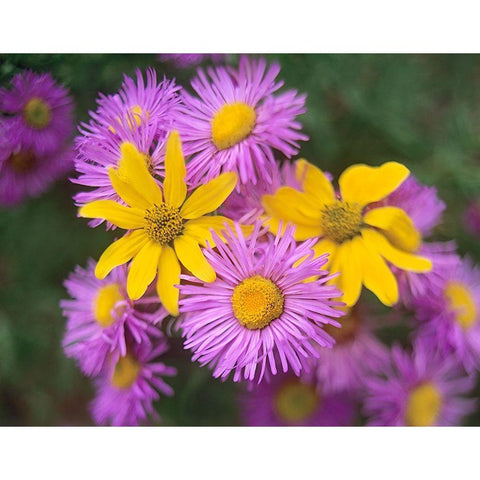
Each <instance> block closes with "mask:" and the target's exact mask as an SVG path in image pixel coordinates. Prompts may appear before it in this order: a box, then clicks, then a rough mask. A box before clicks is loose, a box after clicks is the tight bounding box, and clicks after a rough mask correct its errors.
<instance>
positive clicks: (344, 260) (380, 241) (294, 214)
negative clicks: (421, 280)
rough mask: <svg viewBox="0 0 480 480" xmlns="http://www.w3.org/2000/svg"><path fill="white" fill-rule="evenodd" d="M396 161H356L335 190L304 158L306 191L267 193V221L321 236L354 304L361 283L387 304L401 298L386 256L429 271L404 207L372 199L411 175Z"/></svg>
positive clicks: (300, 172) (300, 170)
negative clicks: (377, 164)
mask: <svg viewBox="0 0 480 480" xmlns="http://www.w3.org/2000/svg"><path fill="white" fill-rule="evenodd" d="M409 173H410V172H409V170H408V169H407V168H406V167H404V166H403V165H401V164H399V163H396V162H388V163H384V164H383V165H382V166H380V167H370V166H367V165H352V166H351V167H349V168H347V169H346V170H345V171H344V172H343V173H342V175H341V176H340V179H339V182H338V183H339V191H338V192H336V191H335V190H334V188H333V186H332V184H331V182H330V181H329V180H328V178H327V177H326V175H325V174H324V172H322V171H321V170H320V169H318V168H317V167H315V166H314V165H312V164H310V163H308V162H307V161H305V160H300V161H298V162H297V176H298V178H303V181H302V191H298V190H295V189H294V188H291V187H288V186H284V187H281V188H279V189H278V190H277V191H276V192H275V194H274V195H265V196H264V197H263V206H264V207H265V212H266V216H267V217H268V224H269V225H270V228H271V230H272V231H273V232H276V231H277V229H278V227H279V225H280V222H285V223H293V224H294V225H296V229H295V239H296V240H299V241H301V240H305V239H309V238H318V237H320V239H319V241H318V242H317V243H316V244H315V245H314V247H313V249H314V251H315V254H316V255H317V256H319V255H322V254H324V253H329V254H330V255H329V258H328V268H329V270H330V271H331V272H340V275H339V276H337V277H336V278H335V279H334V280H333V282H334V283H335V284H336V285H337V286H338V287H339V288H340V290H342V291H343V293H344V295H343V298H342V300H343V301H344V302H345V303H346V304H347V305H348V306H352V305H354V304H355V303H356V302H357V300H358V297H359V295H360V292H361V289H362V285H364V286H365V287H366V288H368V289H369V290H371V291H372V292H373V293H374V294H375V295H376V296H377V297H378V298H379V299H380V301H381V302H382V303H384V304H385V305H388V306H391V305H393V304H395V303H396V302H397V301H398V285H397V281H396V279H395V276H394V275H393V273H392V271H391V269H390V268H389V266H388V265H387V263H386V261H385V260H387V261H388V262H390V263H391V264H393V265H394V266H396V267H398V268H400V269H402V270H408V271H413V272H427V271H429V270H431V268H432V262H431V261H430V260H428V259H427V258H424V257H422V256H419V255H417V254H415V253H412V252H415V251H416V250H417V248H418V244H419V242H420V234H419V232H418V230H417V229H416V228H415V225H414V224H413V222H412V220H411V219H410V217H409V216H408V215H407V214H406V213H405V211H404V210H402V209H400V208H398V207H393V206H385V207H378V208H372V207H371V204H372V203H375V202H378V201H380V200H382V199H383V198H385V197H386V196H387V195H389V194H390V193H392V192H393V191H394V190H395V189H396V188H398V187H399V186H400V185H401V184H402V182H403V181H404V180H405V179H406V178H407V177H408V175H409Z"/></svg>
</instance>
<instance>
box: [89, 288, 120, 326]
mask: <svg viewBox="0 0 480 480" xmlns="http://www.w3.org/2000/svg"><path fill="white" fill-rule="evenodd" d="M122 300H125V297H124V296H123V295H122V293H121V291H120V285H118V283H111V284H110V285H105V286H104V287H100V288H99V289H98V291H97V295H96V297H95V300H94V305H93V313H94V316H95V320H96V321H97V323H98V324H99V325H100V326H101V327H103V328H106V327H109V326H110V325H112V324H113V323H114V322H115V320H116V318H117V316H118V315H121V314H122V313H123V309H124V308H125V307H124V306H118V307H116V305H117V303H118V302H120V301H122Z"/></svg>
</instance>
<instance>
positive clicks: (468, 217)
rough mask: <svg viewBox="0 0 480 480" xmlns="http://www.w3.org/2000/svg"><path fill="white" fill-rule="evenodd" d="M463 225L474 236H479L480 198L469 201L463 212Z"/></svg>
mask: <svg viewBox="0 0 480 480" xmlns="http://www.w3.org/2000/svg"><path fill="white" fill-rule="evenodd" d="M463 225H464V226H465V230H467V232H469V233H470V234H471V235H473V236H475V237H479V236H480V200H479V199H476V200H473V201H471V202H470V204H469V205H468V207H467V208H466V209H465V212H464V213H463Z"/></svg>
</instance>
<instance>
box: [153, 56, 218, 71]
mask: <svg viewBox="0 0 480 480" xmlns="http://www.w3.org/2000/svg"><path fill="white" fill-rule="evenodd" d="M225 57H226V55H225V54H224V53H161V54H160V55H159V56H158V59H159V60H160V61H161V62H172V63H173V64H174V65H175V66H176V67H177V68H189V67H194V66H195V65H198V64H200V63H202V62H205V61H207V60H211V61H212V62H220V61H222V60H223V59H224V58H225Z"/></svg>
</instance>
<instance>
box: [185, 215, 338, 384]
mask: <svg viewBox="0 0 480 480" xmlns="http://www.w3.org/2000/svg"><path fill="white" fill-rule="evenodd" d="M260 225H261V224H260V222H257V223H256V225H255V229H254V231H253V233H252V236H251V237H250V238H249V239H248V240H247V239H246V238H245V237H244V235H243V234H242V231H241V229H240V226H239V225H238V224H235V232H234V231H232V229H230V228H229V227H228V226H226V232H225V239H226V244H225V243H223V242H222V241H220V239H219V238H218V236H217V235H214V238H215V240H214V241H215V243H216V249H217V250H213V249H212V248H208V249H206V250H205V251H204V253H205V256H206V258H207V259H208V260H209V262H210V264H211V266H212V267H213V269H214V270H215V272H216V274H217V279H216V280H215V281H214V282H212V283H198V282H199V281H198V279H195V278H194V277H191V276H188V275H185V276H183V278H184V279H185V280H187V281H188V282H190V284H188V285H185V284H184V285H181V287H180V291H181V293H182V295H183V296H184V298H183V299H182V300H181V302H180V304H181V310H180V311H181V312H183V313H184V314H185V315H184V318H183V319H182V322H181V329H182V332H183V336H184V337H185V348H187V349H190V350H192V351H193V360H194V361H196V360H198V361H199V362H200V364H201V365H202V366H203V365H207V364H208V365H209V366H210V367H211V368H212V369H213V376H214V377H215V378H217V377H220V378H222V379H226V378H227V377H228V376H229V375H230V373H233V380H234V381H240V380H242V377H243V379H245V380H249V381H257V382H258V383H260V382H261V381H262V379H263V377H264V376H265V375H267V376H269V375H270V374H271V375H276V374H277V372H278V371H279V370H280V371H283V372H285V373H286V372H287V371H290V370H291V371H293V373H294V374H295V375H297V376H298V375H300V372H302V371H303V370H308V360H310V359H311V357H318V356H319V352H318V350H319V347H326V348H330V347H331V346H332V345H333V340H332V338H331V337H330V335H328V334H327V333H326V332H325V330H324V328H323V327H324V326H325V325H327V324H331V325H334V326H339V323H338V322H337V321H336V320H335V318H338V317H340V316H341V315H342V312H341V311H340V310H337V309H335V308H334V307H336V306H339V305H342V304H341V303H340V302H335V301H333V300H332V299H333V298H335V297H338V296H340V295H341V292H340V291H339V290H337V289H336V288H335V287H334V286H327V285H326V282H327V281H328V280H329V279H330V278H331V277H330V276H328V274H327V272H326V271H325V270H323V269H322V267H323V266H324V265H325V263H326V255H322V256H321V257H318V258H316V259H314V258H313V251H312V248H311V247H312V245H313V243H314V241H306V242H304V243H302V244H300V245H297V244H296V243H295V240H294V239H293V235H292V233H293V230H294V227H293V226H290V227H287V229H286V231H285V233H284V235H283V236H281V235H280V234H277V236H276V237H273V236H268V237H266V240H265V239H262V241H261V242H259V236H260V233H261V227H260ZM300 259H303V260H302V262H301V263H300V264H299V265H296V263H297V262H298V261H299V260H300ZM314 276H315V277H316V278H317V280H314V281H310V282H305V280H306V279H310V278H311V277H314Z"/></svg>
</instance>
